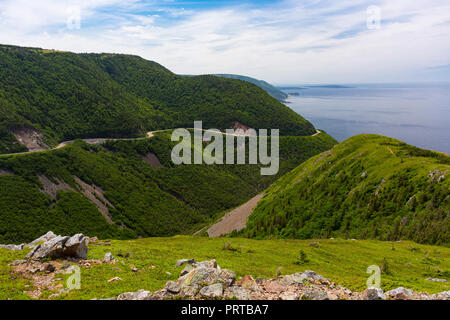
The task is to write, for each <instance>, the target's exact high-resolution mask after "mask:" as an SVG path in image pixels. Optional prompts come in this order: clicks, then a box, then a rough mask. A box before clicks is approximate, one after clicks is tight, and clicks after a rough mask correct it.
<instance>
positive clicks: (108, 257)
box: [103, 252, 114, 262]
mask: <svg viewBox="0 0 450 320" xmlns="http://www.w3.org/2000/svg"><path fill="white" fill-rule="evenodd" d="M103 261H104V262H112V261H114V257H113V255H112V253H111V252H108V253H105V256H104V257H103Z"/></svg>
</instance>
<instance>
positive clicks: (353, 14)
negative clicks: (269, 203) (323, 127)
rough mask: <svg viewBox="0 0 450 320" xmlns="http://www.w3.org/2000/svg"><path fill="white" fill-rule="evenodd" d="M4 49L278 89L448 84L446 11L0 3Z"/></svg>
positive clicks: (309, 0)
mask: <svg viewBox="0 0 450 320" xmlns="http://www.w3.org/2000/svg"><path fill="white" fill-rule="evenodd" d="M0 43H3V44H15V45H22V46H37V47H42V48H50V49H58V50H68V51H74V52H112V53H129V54H137V55H140V56H142V57H144V58H146V59H149V60H154V61H157V62H159V63H161V64H163V65H164V66H166V67H167V68H169V69H171V70H172V71H174V72H176V73H180V74H205V73H236V74H243V75H248V76H252V77H256V78H259V79H264V80H267V81H269V82H272V83H275V84H295V83H358V82H364V83H369V82H390V83H392V82H422V81H450V68H449V67H448V66H449V65H450V2H449V1H448V0H415V1H410V0H396V1H391V0H389V1H388V0H375V1H366V0H340V1H331V0H303V1H300V0H296V1H294V0H282V1H269V0H258V1H256V0H241V1H237V0H231V1H187V0H184V1H176V0H165V1H161V0H159V1H157V0H154V1H144V0H89V1H88V0H81V1H75V0H40V1H28V0H0Z"/></svg>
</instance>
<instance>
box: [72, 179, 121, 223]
mask: <svg viewBox="0 0 450 320" xmlns="http://www.w3.org/2000/svg"><path fill="white" fill-rule="evenodd" d="M74 179H75V182H76V183H77V184H78V185H79V186H80V187H81V189H82V190H81V193H82V194H83V195H84V196H85V197H86V198H88V199H89V200H90V201H91V202H92V203H94V204H95V205H96V207H97V209H98V210H99V211H100V213H101V214H102V215H103V216H104V217H105V219H106V221H107V222H108V223H109V224H112V223H113V221H112V219H111V217H110V216H109V209H108V206H109V207H111V208H114V206H113V205H112V204H111V202H109V201H108V199H106V198H105V196H104V194H103V190H102V189H101V188H99V187H97V186H95V185H94V186H91V185H89V184H87V183H86V182H84V181H83V180H81V179H80V178H78V177H75V176H74Z"/></svg>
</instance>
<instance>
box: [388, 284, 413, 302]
mask: <svg viewBox="0 0 450 320" xmlns="http://www.w3.org/2000/svg"><path fill="white" fill-rule="evenodd" d="M386 296H387V297H389V298H391V299H396V300H408V299H410V298H411V297H412V296H413V291H412V290H411V289H405V288H403V287H399V288H397V289H394V290H390V291H388V292H386Z"/></svg>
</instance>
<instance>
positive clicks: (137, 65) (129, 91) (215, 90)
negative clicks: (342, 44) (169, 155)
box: [0, 45, 315, 153]
mask: <svg viewBox="0 0 450 320" xmlns="http://www.w3.org/2000/svg"><path fill="white" fill-rule="evenodd" d="M194 120H202V121H203V123H204V127H205V128H207V127H208V128H217V129H226V128H230V127H232V125H233V123H234V122H235V121H238V122H240V123H242V124H244V125H247V126H249V127H253V128H279V129H280V133H281V135H296V136H304V135H311V134H313V133H314V132H315V131H314V127H313V126H312V125H311V124H310V123H309V122H308V121H306V120H305V119H303V118H302V117H301V116H299V115H298V114H296V113H295V112H294V111H292V110H291V109H289V108H288V107H287V106H285V105H283V104H282V103H280V102H279V101H277V100H276V99H274V98H272V97H271V96H270V95H269V94H267V93H266V92H265V91H264V90H262V89H260V88H259V87H257V86H255V85H253V84H251V83H248V82H243V81H236V80H232V79H224V78H219V77H214V76H199V77H189V78H188V77H181V76H177V75H175V74H173V73H172V72H170V71H169V70H167V69H166V68H164V67H162V66H161V65H159V64H157V63H155V62H151V61H147V60H144V59H142V58H140V57H137V56H130V55H114V54H75V53H70V52H60V51H52V50H43V49H37V48H21V47H13V46H5V45H1V46H0V152H1V153H11V152H17V151H23V147H21V146H20V145H17V141H15V139H14V137H13V136H12V135H11V132H12V131H14V130H17V129H18V128H34V129H36V130H37V131H38V132H41V133H42V134H44V136H45V139H46V143H47V144H48V145H55V144H56V143H57V142H61V141H65V140H71V139H74V138H89V137H127V136H139V135H141V134H143V133H144V132H146V131H150V130H155V129H167V128H176V127H192V125H193V121H194Z"/></svg>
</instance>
